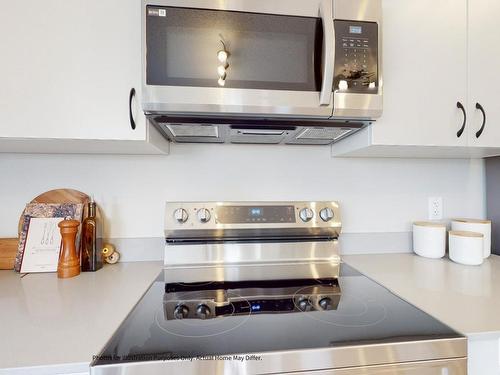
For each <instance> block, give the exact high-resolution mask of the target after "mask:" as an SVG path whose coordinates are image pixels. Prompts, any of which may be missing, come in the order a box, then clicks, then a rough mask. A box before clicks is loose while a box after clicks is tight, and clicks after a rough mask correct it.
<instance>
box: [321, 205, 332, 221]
mask: <svg viewBox="0 0 500 375" xmlns="http://www.w3.org/2000/svg"><path fill="white" fill-rule="evenodd" d="M319 216H320V217H321V219H322V220H323V221H330V220H332V219H333V216H334V214H333V210H332V209H331V208H330V207H326V208H323V209H322V210H321V211H320V212H319Z"/></svg>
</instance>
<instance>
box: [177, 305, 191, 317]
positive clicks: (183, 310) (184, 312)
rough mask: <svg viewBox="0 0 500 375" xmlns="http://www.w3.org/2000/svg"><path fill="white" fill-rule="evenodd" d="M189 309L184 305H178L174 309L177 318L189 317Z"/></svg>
mask: <svg viewBox="0 0 500 375" xmlns="http://www.w3.org/2000/svg"><path fill="white" fill-rule="evenodd" d="M188 314H189V309H188V308H187V307H186V306H184V305H178V306H176V308H175V310H174V317H175V319H185V318H187V317H188Z"/></svg>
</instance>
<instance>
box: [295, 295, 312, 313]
mask: <svg viewBox="0 0 500 375" xmlns="http://www.w3.org/2000/svg"><path fill="white" fill-rule="evenodd" d="M297 307H298V308H299V310H300V311H311V309H312V306H311V301H309V298H307V297H301V298H299V300H298V301H297Z"/></svg>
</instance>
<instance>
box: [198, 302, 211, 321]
mask: <svg viewBox="0 0 500 375" xmlns="http://www.w3.org/2000/svg"><path fill="white" fill-rule="evenodd" d="M196 316H197V317H198V318H200V319H207V318H210V307H208V306H207V305H204V304H201V305H198V307H197V308H196Z"/></svg>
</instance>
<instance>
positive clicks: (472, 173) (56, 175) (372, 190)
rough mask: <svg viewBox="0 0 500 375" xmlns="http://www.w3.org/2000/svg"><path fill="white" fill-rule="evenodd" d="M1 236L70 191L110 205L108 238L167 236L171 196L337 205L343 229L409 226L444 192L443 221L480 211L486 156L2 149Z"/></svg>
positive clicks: (186, 148) (323, 150)
mask: <svg viewBox="0 0 500 375" xmlns="http://www.w3.org/2000/svg"><path fill="white" fill-rule="evenodd" d="M0 176H1V179H0V206H1V207H2V209H1V212H2V213H1V215H0V237H12V236H15V235H16V232H17V222H18V219H19V215H20V213H21V211H22V209H23V207H24V205H25V203H26V202H28V201H29V200H31V199H32V198H33V197H35V196H36V195H38V194H39V193H41V192H44V191H46V190H50V189H53V188H60V187H68V188H74V189H78V190H81V191H84V192H86V193H88V194H93V195H94V197H95V199H96V201H97V202H98V203H99V204H100V205H101V206H102V207H103V208H104V211H105V214H106V217H107V225H106V229H105V235H106V236H107V237H114V238H137V237H161V236H162V235H163V222H164V218H163V216H164V205H165V202H166V201H168V200H169V201H176V200H180V201H188V200H201V201H207V200H329V199H335V200H338V201H340V203H341V210H342V220H343V225H344V232H346V233H370V232H378V233H381V232H408V231H410V230H411V226H410V223H411V221H412V220H414V219H426V218H427V199H428V197H430V196H440V197H442V198H443V206H444V215H445V217H453V216H465V217H481V216H483V215H484V212H485V203H484V185H485V184H484V162H483V161H482V160H462V159H456V160H452V159H449V160H446V159H439V160H436V159H335V158H334V159H332V158H331V156H330V148H329V147H314V146H313V147H310V146H298V147H286V146H285V147H282V146H273V147H269V146H235V145H176V144H174V145H173V146H172V150H171V155H169V156H121V155H119V156H116V155H114V156H103V155H24V154H0Z"/></svg>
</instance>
